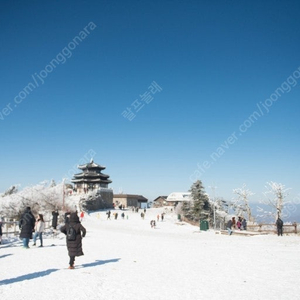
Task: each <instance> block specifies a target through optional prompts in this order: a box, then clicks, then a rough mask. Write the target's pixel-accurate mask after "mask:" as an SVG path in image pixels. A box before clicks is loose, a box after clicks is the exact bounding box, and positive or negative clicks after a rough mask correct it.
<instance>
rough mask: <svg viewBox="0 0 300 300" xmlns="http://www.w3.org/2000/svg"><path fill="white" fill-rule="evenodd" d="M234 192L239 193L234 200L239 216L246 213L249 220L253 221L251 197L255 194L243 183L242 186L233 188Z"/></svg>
mask: <svg viewBox="0 0 300 300" xmlns="http://www.w3.org/2000/svg"><path fill="white" fill-rule="evenodd" d="M233 193H234V194H235V195H237V198H236V199H235V200H234V202H233V205H232V208H233V209H234V211H235V212H236V214H237V215H238V216H243V217H244V214H245V213H246V214H247V218H248V220H249V221H251V222H253V221H254V218H253V217H252V213H251V207H250V205H249V197H250V196H252V195H254V193H252V192H251V191H250V190H249V189H247V188H246V184H243V186H242V187H241V188H237V189H233Z"/></svg>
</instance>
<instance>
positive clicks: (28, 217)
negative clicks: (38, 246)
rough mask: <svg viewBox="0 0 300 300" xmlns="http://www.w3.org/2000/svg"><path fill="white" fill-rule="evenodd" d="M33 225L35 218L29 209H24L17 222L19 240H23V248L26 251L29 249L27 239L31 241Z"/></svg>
mask: <svg viewBox="0 0 300 300" xmlns="http://www.w3.org/2000/svg"><path fill="white" fill-rule="evenodd" d="M34 225H35V218H34V216H33V214H32V212H31V209H30V207H26V209H25V211H24V213H23V215H22V216H21V219H20V222H19V227H20V229H21V233H20V238H22V239H23V247H24V248H26V249H28V248H29V239H32V232H33V230H34Z"/></svg>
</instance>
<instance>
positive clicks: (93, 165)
mask: <svg viewBox="0 0 300 300" xmlns="http://www.w3.org/2000/svg"><path fill="white" fill-rule="evenodd" d="M77 167H78V169H81V170H84V169H100V170H104V169H105V168H106V167H104V166H101V165H98V164H96V163H94V161H93V160H91V161H90V162H89V163H87V164H84V165H79V166H77Z"/></svg>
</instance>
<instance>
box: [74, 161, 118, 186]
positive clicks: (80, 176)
mask: <svg viewBox="0 0 300 300" xmlns="http://www.w3.org/2000/svg"><path fill="white" fill-rule="evenodd" d="M78 169H81V170H82V171H83V172H81V173H77V174H74V175H73V179H72V180H71V182H73V183H80V182H82V183H83V182H87V183H89V182H90V183H106V184H109V183H112V181H111V180H109V175H107V174H102V173H101V170H104V169H105V167H103V166H100V165H98V164H96V163H94V161H93V159H91V161H90V162H89V163H87V164H84V165H79V166H78Z"/></svg>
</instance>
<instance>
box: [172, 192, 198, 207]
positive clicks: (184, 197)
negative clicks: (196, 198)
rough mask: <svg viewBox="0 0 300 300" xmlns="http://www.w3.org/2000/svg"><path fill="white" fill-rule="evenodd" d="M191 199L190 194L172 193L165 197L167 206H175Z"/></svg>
mask: <svg viewBox="0 0 300 300" xmlns="http://www.w3.org/2000/svg"><path fill="white" fill-rule="evenodd" d="M191 199H192V198H191V193H190V192H174V193H171V194H170V195H169V196H168V197H167V199H166V202H167V203H168V205H177V204H178V203H180V202H183V201H190V200H191Z"/></svg>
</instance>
